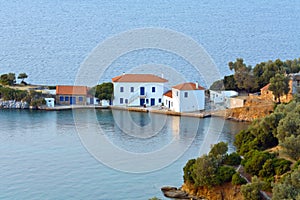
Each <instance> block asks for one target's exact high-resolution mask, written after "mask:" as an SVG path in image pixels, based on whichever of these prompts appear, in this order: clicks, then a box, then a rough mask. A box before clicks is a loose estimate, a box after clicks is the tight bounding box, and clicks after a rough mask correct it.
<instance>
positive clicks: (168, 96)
mask: <svg viewBox="0 0 300 200" xmlns="http://www.w3.org/2000/svg"><path fill="white" fill-rule="evenodd" d="M163 105H164V107H165V108H167V109H169V110H173V95H172V90H168V91H167V92H165V93H164V95H163Z"/></svg>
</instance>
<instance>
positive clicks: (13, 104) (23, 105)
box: [0, 100, 29, 109]
mask: <svg viewBox="0 0 300 200" xmlns="http://www.w3.org/2000/svg"><path fill="white" fill-rule="evenodd" d="M1 108H2V109H28V108H29V104H28V103H27V102H21V101H14V100H10V101H2V100H0V109H1Z"/></svg>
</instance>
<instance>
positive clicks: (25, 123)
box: [0, 110, 247, 199]
mask: <svg viewBox="0 0 300 200" xmlns="http://www.w3.org/2000/svg"><path fill="white" fill-rule="evenodd" d="M79 112H81V113H80V114H81V115H82V116H84V118H85V119H88V118H90V117H91V116H93V114H95V113H96V116H97V121H98V122H99V124H100V127H101V128H102V129H103V130H104V132H105V136H106V137H107V138H108V140H109V141H110V142H111V143H113V144H115V145H116V146H118V147H119V148H122V149H125V150H126V151H130V152H136V153H143V152H152V151H155V150H156V149H160V148H161V147H163V146H168V143H169V142H170V141H175V142H177V144H178V145H176V146H175V148H181V147H182V146H184V145H187V143H188V142H189V141H191V139H192V141H193V143H192V144H191V146H190V147H189V148H188V150H187V151H186V152H185V153H184V154H183V155H182V156H181V157H179V158H178V159H176V160H175V162H172V163H170V164H169V165H166V167H164V168H162V169H160V170H156V171H154V172H148V173H127V172H122V171H119V170H115V169H113V168H110V167H107V166H105V165H104V164H102V162H99V161H98V160H97V159H95V158H94V157H92V156H91V155H90V154H89V153H88V151H87V150H86V148H85V147H84V146H83V145H82V143H81V141H80V139H79V136H78V134H77V131H76V128H75V127H76V126H75V123H74V120H73V114H72V111H64V112H40V111H18V110H15V111H14V110H0V121H1V124H0V144H1V145H0V171H1V173H0V174H1V175H0V177H1V178H0V199H148V198H151V197H154V196H157V197H160V198H163V196H162V194H161V192H160V187H162V186H164V185H174V186H180V185H181V184H182V168H183V166H184V165H185V163H186V161H187V160H188V159H191V158H194V157H197V156H198V155H199V151H200V149H201V148H202V147H206V146H207V145H209V144H208V143H207V142H215V141H214V140H216V139H217V140H218V141H227V142H228V143H229V146H230V148H229V149H230V151H233V150H234V149H233V146H232V143H233V138H234V134H235V133H236V132H238V131H239V130H240V129H242V128H245V127H246V126H247V125H246V124H244V123H236V122H232V121H225V122H224V120H222V119H219V118H211V119H210V118H206V119H196V118H179V117H171V116H169V117H167V120H166V121H165V125H164V128H163V129H162V130H161V131H160V132H159V133H157V134H155V135H154V136H152V137H151V138H150V139H137V138H136V137H130V136H129V135H127V134H125V133H124V132H122V131H121V130H120V129H119V127H118V125H117V124H116V123H114V120H113V114H112V112H111V111H109V110H103V111H93V110H82V111H79ZM122 112H124V111H118V112H117V113H114V115H115V114H118V115H122ZM130 115H131V118H132V119H133V121H135V123H136V124H138V125H141V126H143V125H146V124H148V123H151V121H155V120H156V118H159V117H161V116H159V115H153V114H151V115H150V114H147V113H131V114H130ZM149 119H151V121H149ZM123 122H124V123H129V122H130V120H129V119H126V118H125V119H124V120H123ZM191 123H193V124H198V125H199V126H198V129H197V131H196V132H192V131H193V130H191V128H190V125H191ZM223 123H224V126H223V127H221V129H220V130H221V132H219V131H218V130H216V129H215V127H217V126H222V124H223ZM90 125H91V123H90V122H89V121H88V120H87V121H85V126H90ZM207 133H209V135H207ZM86 134H91V133H86ZM142 134H143V133H141V135H142ZM194 136H195V137H194ZM206 136H208V137H206ZM210 138H214V139H213V140H211V139H210ZM203 141H206V142H205V144H203ZM95 142H96V144H97V143H98V141H95ZM175 148H174V152H176V149H175ZM102 151H105V149H102ZM104 153H107V154H110V153H111V152H110V151H107V152H104ZM166 159H168V157H166ZM120 162H121V163H124V165H129V166H131V167H132V169H134V168H135V167H136V166H139V165H148V164H151V163H131V162H130V160H122V159H121V160H120Z"/></svg>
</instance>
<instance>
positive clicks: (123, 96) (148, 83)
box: [112, 74, 168, 106]
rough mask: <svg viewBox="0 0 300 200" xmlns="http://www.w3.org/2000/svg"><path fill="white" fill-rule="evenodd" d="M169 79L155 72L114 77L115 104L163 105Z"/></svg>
mask: <svg viewBox="0 0 300 200" xmlns="http://www.w3.org/2000/svg"><path fill="white" fill-rule="evenodd" d="M167 81H168V80H166V79H164V78H162V77H159V76H155V75H153V74H123V75H121V76H117V77H114V78H112V82H113V85H114V97H113V105H114V106H156V105H161V103H162V96H163V93H164V83H166V82H167Z"/></svg>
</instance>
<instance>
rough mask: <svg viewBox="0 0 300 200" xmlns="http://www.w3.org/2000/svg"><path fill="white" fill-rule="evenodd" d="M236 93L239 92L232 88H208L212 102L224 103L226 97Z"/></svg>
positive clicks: (235, 95)
mask: <svg viewBox="0 0 300 200" xmlns="http://www.w3.org/2000/svg"><path fill="white" fill-rule="evenodd" d="M238 95H239V93H238V92H236V91H234V90H223V91H215V90H209V99H210V101H211V102H213V103H225V102H226V99H229V98H233V97H237V96H238Z"/></svg>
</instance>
